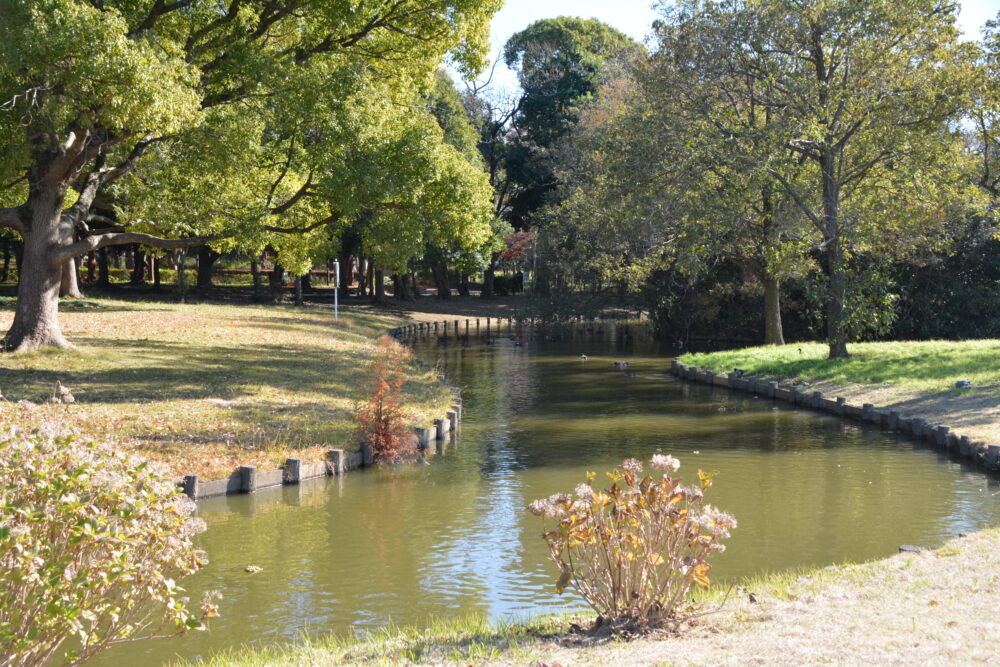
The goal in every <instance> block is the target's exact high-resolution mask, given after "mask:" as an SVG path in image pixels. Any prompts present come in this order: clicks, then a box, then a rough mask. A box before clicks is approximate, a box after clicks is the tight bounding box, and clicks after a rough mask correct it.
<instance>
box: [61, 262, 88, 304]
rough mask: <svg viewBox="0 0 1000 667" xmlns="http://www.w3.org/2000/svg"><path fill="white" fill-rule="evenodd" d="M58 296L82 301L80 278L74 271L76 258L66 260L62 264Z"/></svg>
mask: <svg viewBox="0 0 1000 667" xmlns="http://www.w3.org/2000/svg"><path fill="white" fill-rule="evenodd" d="M59 296H65V297H69V298H71V299H82V298H83V293H82V292H80V277H79V274H78V273H77V271H76V258H75V257H74V258H73V259H68V260H66V261H65V262H64V263H63V266H62V275H61V276H60V277H59Z"/></svg>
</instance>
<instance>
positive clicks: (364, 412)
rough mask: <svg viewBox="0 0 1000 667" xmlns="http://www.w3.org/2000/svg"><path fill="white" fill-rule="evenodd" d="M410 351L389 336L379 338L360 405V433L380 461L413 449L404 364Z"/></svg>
mask: <svg viewBox="0 0 1000 667" xmlns="http://www.w3.org/2000/svg"><path fill="white" fill-rule="evenodd" d="M408 354H409V353H408V351H407V350H406V348H404V347H403V346H402V345H400V344H399V343H397V342H396V341H394V340H393V339H392V338H390V337H389V336H383V337H382V339H381V340H379V352H378V355H377V357H376V358H375V361H373V362H372V364H371V367H370V371H369V379H368V382H367V383H366V384H365V388H364V394H363V398H362V399H361V401H360V406H359V407H358V435H359V437H360V438H361V440H362V441H363V442H367V443H368V444H369V445H370V446H371V448H372V457H373V458H374V460H375V461H376V462H377V463H393V462H395V461H398V460H399V458H400V457H401V456H402V455H403V454H404V453H405V452H406V451H407V450H412V449H413V438H412V437H411V434H410V432H409V429H408V428H407V426H406V420H405V418H404V414H403V400H402V394H403V384H404V383H405V382H406V371H405V370H404V368H403V367H404V364H405V362H406V359H407V357H408Z"/></svg>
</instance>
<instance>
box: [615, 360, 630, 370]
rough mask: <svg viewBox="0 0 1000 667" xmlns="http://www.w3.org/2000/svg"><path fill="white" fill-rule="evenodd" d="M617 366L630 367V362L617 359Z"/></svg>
mask: <svg viewBox="0 0 1000 667" xmlns="http://www.w3.org/2000/svg"><path fill="white" fill-rule="evenodd" d="M615 368H628V362H627V361H616V362H615Z"/></svg>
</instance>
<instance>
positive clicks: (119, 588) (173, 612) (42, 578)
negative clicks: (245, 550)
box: [0, 432, 216, 665]
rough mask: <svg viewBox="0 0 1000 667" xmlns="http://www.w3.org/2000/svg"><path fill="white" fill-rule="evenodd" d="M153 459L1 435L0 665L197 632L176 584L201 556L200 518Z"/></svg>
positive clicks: (208, 610)
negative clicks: (198, 546) (193, 514)
mask: <svg viewBox="0 0 1000 667" xmlns="http://www.w3.org/2000/svg"><path fill="white" fill-rule="evenodd" d="M193 509H194V503H192V502H191V501H190V500H188V499H187V498H186V497H185V496H183V495H180V494H179V492H178V490H177V487H176V484H175V483H173V482H171V481H170V480H169V479H168V478H167V477H166V476H164V475H163V474H161V473H160V472H159V471H158V470H157V469H156V468H155V467H154V466H152V465H150V464H148V463H146V462H145V461H141V460H138V459H135V458H133V457H130V456H127V455H125V454H123V453H121V452H116V451H113V450H112V449H111V448H109V447H107V446H104V445H99V444H96V443H85V442H79V441H77V440H75V439H74V438H72V437H56V436H52V435H48V434H39V433H35V434H31V435H27V434H23V433H19V432H4V433H0V664H4V665H40V664H45V663H46V662H47V661H48V660H50V659H53V658H54V657H55V656H56V655H57V653H58V652H59V650H60V647H63V646H64V644H66V647H64V648H66V649H67V650H65V654H64V656H62V658H63V660H64V661H65V662H66V663H68V664H79V663H81V662H83V661H85V660H87V659H88V658H91V657H93V656H94V654H96V653H97V652H98V651H100V650H101V649H103V648H105V647H106V646H108V645H110V644H113V643H116V642H120V641H125V640H130V639H137V638H144V637H156V636H165V635H169V634H177V633H180V632H184V631H186V630H188V629H191V628H201V627H202V624H203V621H204V619H205V618H208V617H211V616H214V615H216V610H215V605H214V604H213V599H212V598H211V597H209V598H206V600H205V602H204V603H203V604H202V608H201V610H200V613H198V614H195V613H192V612H191V611H189V610H188V608H187V606H186V604H185V599H184V598H181V597H180V595H181V593H182V590H183V589H181V588H179V587H178V586H177V583H176V581H177V580H178V579H180V578H182V577H184V576H187V575H189V574H191V573H193V572H195V571H196V570H198V568H199V567H201V565H203V564H204V563H205V559H204V554H203V553H202V552H200V551H197V550H195V549H194V546H193V545H192V542H191V538H192V536H193V535H195V534H196V533H198V532H200V531H201V530H203V529H204V522H203V521H201V520H200V519H193V518H191V512H192V510H193Z"/></svg>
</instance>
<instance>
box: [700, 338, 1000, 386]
mask: <svg viewBox="0 0 1000 667" xmlns="http://www.w3.org/2000/svg"><path fill="white" fill-rule="evenodd" d="M849 350H850V353H851V357H850V358H848V359H827V358H826V356H827V352H828V348H827V346H826V345H825V344H822V343H792V344H790V345H781V346H762V347H751V348H744V349H740V350H727V351H724V352H709V353H698V354H685V355H683V356H682V357H681V361H682V362H683V363H685V364H689V365H693V366H698V367H699V368H702V367H705V368H711V369H714V370H715V371H716V372H727V371H731V370H733V369H735V368H739V369H742V370H745V371H747V373H749V374H751V375H756V376H763V377H766V378H770V379H776V380H779V381H784V380H799V379H801V380H809V381H814V380H820V381H821V380H828V381H832V382H840V383H864V384H894V385H899V386H902V387H908V388H912V389H918V390H931V391H943V390H952V391H954V392H955V393H956V394H957V393H959V392H961V391H962V390H959V389H955V386H954V385H955V382H957V381H958V380H970V381H971V382H972V385H973V387H996V386H998V385H1000V340H972V341H898V342H886V343H855V344H853V345H851V346H849Z"/></svg>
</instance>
